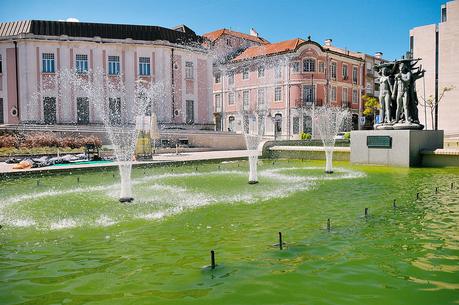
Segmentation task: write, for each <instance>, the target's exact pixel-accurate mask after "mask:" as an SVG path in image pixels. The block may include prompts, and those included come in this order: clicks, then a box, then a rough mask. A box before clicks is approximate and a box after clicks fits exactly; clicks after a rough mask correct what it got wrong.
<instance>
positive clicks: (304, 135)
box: [301, 132, 312, 140]
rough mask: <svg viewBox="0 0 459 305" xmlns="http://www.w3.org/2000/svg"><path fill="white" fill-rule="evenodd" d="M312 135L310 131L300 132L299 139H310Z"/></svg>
mask: <svg viewBox="0 0 459 305" xmlns="http://www.w3.org/2000/svg"><path fill="white" fill-rule="evenodd" d="M311 138H312V135H311V134H310V133H306V132H302V133H301V140H311Z"/></svg>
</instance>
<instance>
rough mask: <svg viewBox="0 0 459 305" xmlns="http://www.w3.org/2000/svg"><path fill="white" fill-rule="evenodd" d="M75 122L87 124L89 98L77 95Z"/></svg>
mask: <svg viewBox="0 0 459 305" xmlns="http://www.w3.org/2000/svg"><path fill="white" fill-rule="evenodd" d="M77 124H81V125H87V124H89V99H88V98H87V97H77Z"/></svg>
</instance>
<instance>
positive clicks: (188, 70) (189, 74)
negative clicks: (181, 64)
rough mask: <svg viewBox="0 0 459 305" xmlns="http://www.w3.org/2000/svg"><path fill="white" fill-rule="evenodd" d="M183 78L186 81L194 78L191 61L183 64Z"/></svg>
mask: <svg viewBox="0 0 459 305" xmlns="http://www.w3.org/2000/svg"><path fill="white" fill-rule="evenodd" d="M185 78H186V79H193V78H194V69H193V62H191V61H187V62H185Z"/></svg>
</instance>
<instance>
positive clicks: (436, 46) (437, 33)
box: [426, 25, 439, 130]
mask: <svg viewBox="0 0 459 305" xmlns="http://www.w3.org/2000/svg"><path fill="white" fill-rule="evenodd" d="M438 46H439V31H438V25H436V26H435V118H434V120H435V126H434V128H433V129H435V130H438V57H439V54H438ZM426 128H427V127H426Z"/></svg>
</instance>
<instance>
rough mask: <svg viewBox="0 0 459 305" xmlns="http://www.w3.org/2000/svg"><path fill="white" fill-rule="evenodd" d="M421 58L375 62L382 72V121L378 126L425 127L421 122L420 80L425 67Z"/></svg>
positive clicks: (380, 75)
mask: <svg viewBox="0 0 459 305" xmlns="http://www.w3.org/2000/svg"><path fill="white" fill-rule="evenodd" d="M419 60H420V58H419V59H401V60H396V61H393V62H387V63H382V64H380V65H377V66H375V70H376V71H377V72H378V74H379V84H380V88H379V103H380V105H381V111H380V118H381V120H380V123H379V124H376V125H375V129H423V128H424V126H423V125H421V124H419V117H418V97H417V94H416V80H417V79H420V78H422V77H423V76H424V72H425V70H422V67H416V64H417V63H418V62H419Z"/></svg>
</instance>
